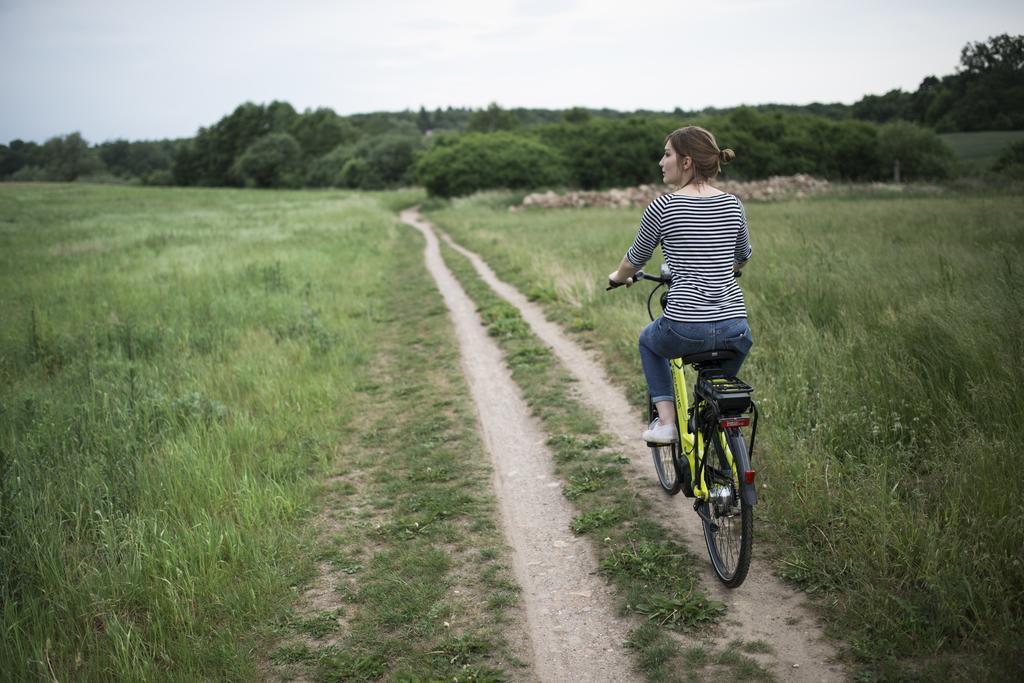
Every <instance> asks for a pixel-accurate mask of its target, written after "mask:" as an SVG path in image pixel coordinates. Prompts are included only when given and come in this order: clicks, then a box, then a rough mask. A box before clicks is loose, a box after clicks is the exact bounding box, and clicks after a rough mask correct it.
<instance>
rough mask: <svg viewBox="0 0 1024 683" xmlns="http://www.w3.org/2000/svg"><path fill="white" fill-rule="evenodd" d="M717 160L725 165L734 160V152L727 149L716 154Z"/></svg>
mask: <svg viewBox="0 0 1024 683" xmlns="http://www.w3.org/2000/svg"><path fill="white" fill-rule="evenodd" d="M718 158H719V159H720V160H721V161H722V163H723V164H727V163H729V162H730V161H732V160H733V159H735V158H736V152H734V151H732V150H731V149H729V148H728V147H727V148H725V149H723V150H722V151H721V152H719V153H718Z"/></svg>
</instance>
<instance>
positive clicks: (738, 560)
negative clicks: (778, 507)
mask: <svg viewBox="0 0 1024 683" xmlns="http://www.w3.org/2000/svg"><path fill="white" fill-rule="evenodd" d="M723 438H725V434H724V433H723V432H722V429H721V427H719V426H718V424H717V423H714V424H712V425H711V426H709V427H708V428H706V429H705V432H704V447H705V449H706V451H705V473H704V477H705V481H706V482H707V485H708V489H709V490H710V491H711V500H710V501H703V502H701V503H700V509H701V513H702V514H701V520H702V523H703V526H704V540H705V541H706V542H707V546H708V555H709V556H710V558H711V566H712V567H714V569H715V574H717V575H718V578H719V580H721V582H722V583H724V584H725V585H726V586H728V587H729V588H736V587H737V586H739V585H740V584H741V583H743V580H744V579H746V578H747V571H748V570H749V569H750V556H751V553H752V551H753V544H754V508H753V507H751V506H750V505H748V504H747V503H745V502H744V501H743V499H742V498H741V497H740V492H739V489H738V488H737V486H736V484H735V480H734V478H733V473H732V469H731V468H730V467H729V461H728V460H726V457H725V449H724V448H723V447H722V441H723ZM728 439H729V447H730V449H731V450H732V452H733V453H735V452H736V449H738V448H743V449H744V452H746V445H745V444H744V443H742V441H743V436H742V435H741V434H740V433H739V432H738V430H737V431H736V432H735V433H733V434H729V435H728Z"/></svg>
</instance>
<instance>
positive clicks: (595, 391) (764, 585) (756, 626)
mask: <svg viewBox="0 0 1024 683" xmlns="http://www.w3.org/2000/svg"><path fill="white" fill-rule="evenodd" d="M443 238H444V239H445V241H446V242H447V243H448V244H449V245H451V246H452V247H453V248H455V249H456V250H457V251H459V252H460V253H461V254H463V255H465V256H467V257H468V258H469V259H470V260H471V262H472V263H473V267H474V268H475V269H476V271H477V273H478V274H479V275H480V277H481V278H482V279H483V280H484V281H485V282H487V284H488V285H490V286H491V288H492V289H494V291H495V293H497V294H498V296H500V297H502V298H503V299H505V300H506V301H508V302H509V303H510V304H512V305H513V306H515V307H516V308H518V309H519V311H520V312H521V314H522V316H523V319H524V320H526V322H527V323H528V324H529V325H530V327H531V328H532V329H533V331H534V333H535V334H536V335H537V336H538V337H540V339H541V340H542V341H543V342H544V343H545V344H547V345H548V346H549V347H551V349H552V351H553V352H554V354H555V355H556V356H557V357H558V359H559V360H561V362H562V363H563V364H564V365H565V367H566V369H568V371H569V372H570V373H572V374H573V375H574V376H575V377H576V379H577V380H578V381H579V383H578V385H577V386H578V389H579V392H580V397H581V398H582V400H583V401H584V402H585V403H587V404H588V405H589V406H591V407H592V408H594V409H595V410H596V411H597V412H598V414H599V415H600V416H601V418H602V421H603V422H604V425H605V428H606V429H607V431H609V432H610V433H611V434H612V435H613V436H614V437H615V438H616V439H617V440H618V441H619V446H620V448H621V449H622V451H623V452H624V453H626V454H627V455H629V457H630V458H631V464H632V469H633V472H634V476H635V477H636V478H637V479H640V480H642V481H643V483H644V485H643V486H642V487H641V490H642V491H644V492H645V493H646V494H647V495H649V497H651V498H652V499H654V500H655V502H656V505H655V509H657V510H659V511H661V514H662V516H663V519H664V520H666V521H668V522H669V526H670V528H675V529H678V530H679V531H680V540H681V541H682V542H683V543H685V544H686V545H687V546H688V547H689V548H690V550H691V551H693V552H694V553H695V554H696V555H697V556H698V557H706V553H707V550H706V548H705V546H704V536H703V531H702V530H701V527H700V521H699V518H698V517H697V515H695V514H694V513H693V507H692V505H691V504H690V502H689V499H686V498H684V497H683V496H677V497H675V498H671V499H670V498H667V497H666V496H665V495H664V494H662V493H661V490H660V489H659V488H658V486H657V480H656V477H655V474H654V467H653V466H652V465H651V459H650V452H649V451H648V450H647V449H646V448H645V447H644V446H643V443H642V442H641V441H640V432H641V430H642V429H643V425H642V424H641V423H640V421H639V419H638V417H637V415H636V411H634V410H633V408H631V407H630V405H629V404H628V403H627V401H626V398H625V397H624V396H623V395H622V393H621V391H620V390H619V389H617V388H616V387H615V386H614V385H612V383H611V382H610V381H609V380H608V378H607V376H606V375H605V373H604V370H603V368H602V367H601V366H600V364H599V363H598V362H597V361H596V360H595V359H594V358H593V357H592V356H591V354H589V353H588V352H586V351H585V350H584V349H582V348H581V347H579V346H578V345H577V344H576V343H575V342H574V341H572V340H571V339H570V338H569V337H568V336H566V334H565V333H564V332H563V331H562V329H561V328H560V327H559V326H558V325H556V324H555V323H552V322H550V321H548V320H547V319H546V318H545V317H544V313H543V312H542V310H541V308H540V307H539V306H537V305H535V304H533V303H531V302H529V301H528V300H527V299H526V297H525V296H523V295H522V294H521V293H520V292H519V291H518V290H517V289H515V287H513V286H511V285H509V284H507V283H505V282H503V281H501V280H499V279H498V277H497V276H496V275H495V274H494V272H493V271H492V270H491V269H490V267H489V266H488V265H487V264H486V263H485V262H484V261H483V260H482V259H481V258H480V257H479V256H478V255H477V254H475V253H473V252H471V251H469V250H467V249H465V248H463V247H462V246H460V245H458V244H456V243H455V242H454V241H453V240H452V239H451V238H450V237H449V236H448V235H443ZM756 549H757V545H756V543H755V552H754V561H753V564H752V566H751V571H750V574H749V575H748V577H747V580H746V581H745V582H744V584H743V586H741V587H740V588H739V589H736V590H732V591H730V590H728V589H726V588H724V587H723V586H722V585H721V584H720V583H719V582H718V580H717V578H715V575H714V573H713V571H712V570H711V566H710V563H708V564H706V565H704V566H705V568H706V569H705V572H704V574H703V576H702V583H703V585H704V588H705V590H706V592H707V593H708V595H710V596H712V597H713V598H714V599H716V600H720V601H721V602H723V603H725V605H726V606H727V608H728V612H727V614H728V616H727V619H728V620H729V628H728V629H724V630H725V631H727V633H725V634H724V635H723V642H722V643H720V645H724V644H725V643H726V642H728V641H729V640H732V639H735V638H742V639H743V640H744V641H755V640H763V641H765V642H767V643H769V644H770V645H771V647H772V650H773V652H772V653H770V654H766V655H757V656H756V659H757V660H758V661H759V662H760V663H761V664H762V665H763V666H766V667H767V668H769V669H770V670H771V671H772V673H773V674H775V675H776V676H777V677H778V678H779V680H784V681H842V680H847V678H848V676H847V674H846V672H845V671H844V669H843V667H842V666H841V665H838V664H835V663H832V662H833V660H834V659H835V656H836V648H835V647H834V645H833V644H832V643H831V642H830V641H828V640H826V638H825V637H824V634H823V633H822V631H821V628H820V627H819V626H818V621H817V616H816V613H815V612H814V610H813V609H812V608H811V607H810V606H809V605H808V604H807V601H806V599H805V598H804V597H803V596H802V595H801V594H800V593H798V592H796V591H793V590H792V589H790V588H788V587H787V586H785V585H784V584H782V583H781V582H780V581H779V580H777V579H776V578H775V577H774V576H773V575H772V574H771V573H770V572H769V570H768V568H767V567H766V566H765V564H764V563H763V562H759V561H758V556H757V550H756Z"/></svg>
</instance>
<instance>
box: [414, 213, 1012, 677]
mask: <svg viewBox="0 0 1024 683" xmlns="http://www.w3.org/2000/svg"><path fill="white" fill-rule="evenodd" d="M508 200H509V197H508V196H505V195H501V194H490V195H480V196H477V197H475V198H471V199H468V200H461V201H455V202H454V203H452V204H451V205H438V206H435V207H434V210H432V211H431V212H430V214H429V215H430V217H431V218H432V219H433V220H435V221H436V222H437V223H438V224H439V225H440V226H441V227H442V228H444V229H446V230H448V231H449V232H450V233H451V234H452V235H453V236H454V237H455V238H456V239H458V240H460V241H461V242H463V243H464V244H465V245H466V246H468V247H469V248H471V249H474V250H476V251H478V252H479V253H481V254H482V255H483V256H484V257H485V258H486V259H487V260H488V261H489V262H490V263H491V264H492V266H493V267H495V269H496V270H497V271H498V273H499V275H501V276H502V277H504V278H505V279H507V280H509V281H511V282H513V283H514V284H516V285H517V286H519V287H520V288H521V289H522V290H523V291H524V292H527V293H528V294H529V295H530V296H531V297H532V298H534V299H535V300H538V301H541V302H544V303H545V305H546V306H547V307H548V311H549V314H550V315H551V316H553V317H554V318H555V319H557V320H559V321H561V322H562V323H563V324H564V325H566V326H567V327H568V328H569V329H570V330H573V331H575V332H577V333H578V334H579V335H580V336H581V337H582V339H583V340H584V341H585V342H587V343H588V344H590V345H592V346H593V347H594V348H596V349H597V350H598V351H599V353H600V354H601V356H602V358H603V360H604V362H605V364H606V366H607V367H608V368H609V371H610V373H611V374H612V376H613V377H614V378H615V379H616V380H617V381H618V382H620V383H621V384H622V385H623V386H624V387H626V388H627V389H628V390H629V393H630V396H631V397H632V399H633V400H635V401H636V403H637V405H638V407H639V404H640V402H641V400H642V397H643V391H644V385H643V380H642V374H641V372H640V367H639V362H638V358H637V353H636V349H635V346H636V335H637V333H638V331H639V329H640V328H641V326H642V325H643V324H644V322H645V320H646V312H645V311H644V299H645V297H646V291H645V289H644V288H643V287H635V288H633V289H632V290H628V291H623V290H617V291H616V292H614V293H612V294H606V293H605V292H604V288H603V283H604V276H605V274H606V273H608V272H609V271H611V270H612V269H613V268H614V266H615V265H616V264H617V263H618V260H619V258H620V257H621V255H622V254H623V253H624V251H625V249H626V247H627V246H628V245H629V242H630V240H631V239H632V237H633V235H634V234H635V229H636V227H635V226H636V223H637V221H638V217H639V211H636V210H612V209H587V210H583V211H577V210H573V209H564V210H563V209H559V210H530V211H526V212H523V213H518V214H516V213H510V212H509V211H508V210H507V203H508ZM748 216H749V219H750V223H751V226H752V228H751V230H752V240H753V244H754V260H753V261H752V263H751V266H750V267H749V268H748V269H747V271H746V272H745V275H744V278H743V286H744V289H745V291H746V295H747V302H748V307H749V312H750V318H751V325H752V328H753V332H754V339H755V347H754V351H753V355H752V356H751V358H750V360H749V361H748V364H747V365H746V366H745V367H744V372H743V375H744V376H745V377H746V378H747V379H748V380H750V381H751V382H752V383H753V384H754V386H755V387H756V390H757V395H758V397H759V399H760V405H761V408H762V410H763V416H764V418H765V425H764V431H763V436H759V438H758V441H759V443H760V444H761V446H760V447H759V450H761V449H763V450H761V456H760V462H759V471H760V473H761V474H759V478H763V486H764V489H763V491H762V502H761V505H760V508H759V515H760V518H761V520H763V522H762V523H761V524H760V525H759V527H758V529H759V534H760V537H761V538H762V539H768V540H770V541H771V543H772V546H773V547H774V549H775V553H774V557H773V558H772V559H773V561H772V564H773V566H774V569H775V571H776V572H778V573H779V574H781V575H782V576H784V577H785V578H787V579H789V580H791V581H793V582H794V583H796V584H798V585H800V586H802V587H803V588H805V589H806V590H808V591H810V592H812V593H814V594H817V595H819V596H820V597H821V605H822V607H823V610H824V612H825V614H826V618H827V620H828V623H829V624H830V626H831V630H832V632H833V633H834V634H835V635H836V636H838V637H840V638H842V639H843V640H844V641H845V643H846V644H847V648H848V649H847V652H848V654H849V656H850V657H851V658H852V660H853V661H855V662H857V663H858V664H859V666H860V667H861V676H862V677H863V678H865V679H874V678H881V679H905V678H907V677H917V676H921V677H923V678H925V679H932V678H935V677H949V676H952V677H955V678H962V679H966V678H973V677H976V676H980V677H982V678H985V679H991V680H1001V679H1005V678H1006V677H1007V676H1010V677H1012V676H1014V675H1019V674H1020V673H1021V671H1022V670H1024V660H1022V655H1021V651H1020V648H1019V640H1020V638H1021V637H1022V636H1024V629H1022V623H1024V612H1022V608H1021V605H1022V604H1024V602H1022V598H1024V595H1022V591H1024V563H1022V554H1021V553H1022V549H1024V498H1022V497H1021V496H1020V495H1019V493H1018V492H1017V490H1016V486H1015V484H1016V482H1017V481H1018V480H1019V479H1021V477H1022V475H1024V461H1022V459H1021V458H1020V456H1019V453H1018V452H1017V451H1018V450H1019V446H1018V444H1019V443H1020V441H1021V439H1022V438H1024V398H1022V397H1021V393H1020V391H1019V387H1020V386H1021V384H1022V382H1024V369H1022V365H1021V363H1020V361H1019V359H1020V358H1021V356H1022V353H1024V340H1022V338H1021V336H1020V332H1021V330H1024V303H1022V302H1024V268H1022V263H1024V261H1022V259H1021V256H1022V252H1024V228H1022V226H1024V199H1021V198H1020V197H1016V196H998V195H993V196H985V197H972V196H941V197H936V196H931V197H913V196H902V197H884V198H871V197H857V198H852V197H851V198H845V199H837V198H832V199H828V198H825V199H820V200H810V201H803V202H784V203H776V204H751V205H749V206H748ZM637 419H638V424H639V423H640V416H639V411H638V418H637Z"/></svg>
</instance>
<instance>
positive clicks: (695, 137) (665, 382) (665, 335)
mask: <svg viewBox="0 0 1024 683" xmlns="http://www.w3.org/2000/svg"><path fill="white" fill-rule="evenodd" d="M735 157H736V154H735V152H733V151H732V150H731V149H724V150H719V148H718V143H716V142H715V138H714V136H713V135H712V134H711V133H710V132H708V131H707V130H705V129H703V128H700V127H699V126H686V127H685V128H680V129H678V130H676V131H673V132H672V133H671V134H670V135H669V136H668V137H667V138H666V139H665V154H664V156H662V158H661V171H662V174H663V179H664V181H665V183H666V184H669V185H678V186H679V189H678V190H676V191H675V192H673V193H671V194H666V195H663V196H661V197H658V198H657V199H655V200H654V201H653V202H651V203H650V204H649V205H648V207H647V208H646V209H645V210H644V213H643V217H642V218H641V219H640V229H639V231H638V233H637V236H636V239H635V240H633V244H632V246H630V248H629V250H628V251H627V252H626V255H625V257H624V258H623V259H622V263H620V264H619V267H618V269H617V270H616V271H615V272H613V273H611V274H610V275H609V276H608V280H609V283H610V284H611V285H613V286H618V285H626V286H627V287H628V286H630V285H632V284H633V281H632V277H633V276H634V275H635V274H636V273H637V272H638V271H639V270H640V269H641V268H643V266H644V265H645V264H646V263H647V261H648V260H650V258H651V255H652V254H653V253H654V248H655V247H656V246H657V245H658V244H661V248H662V254H663V256H664V258H665V262H666V263H667V264H668V266H669V269H670V270H671V271H672V287H671V289H670V290H669V294H668V305H667V306H666V308H665V313H664V315H663V316H661V317H660V318H658V319H657V320H655V321H654V322H652V323H651V324H650V325H648V326H647V327H646V328H644V330H643V332H641V333H640V360H641V362H642V363H643V367H644V375H645V376H646V378H647V387H648V390H649V391H650V393H651V400H652V401H654V404H655V406H656V407H657V410H658V419H656V420H654V421H653V422H651V424H650V426H649V428H648V429H647V431H645V432H644V433H643V439H644V440H645V441H647V442H649V443H661V444H664V443H672V442H674V441H677V440H678V438H679V432H678V429H677V426H676V424H675V423H676V413H675V404H674V397H673V391H672V376H671V371H670V369H669V359H671V358H680V357H682V356H685V355H689V354H692V353H700V352H703V351H712V350H716V349H728V350H731V351H735V352H736V353H738V354H739V356H738V357H737V358H735V359H733V360H729V361H726V362H724V363H723V364H722V369H723V370H724V371H725V372H726V373H728V374H730V375H734V376H735V375H736V373H737V372H739V369H740V366H741V365H742V364H743V360H744V359H745V358H746V356H747V354H748V353H749V352H750V347H751V346H752V345H753V338H752V337H751V334H750V328H749V327H748V326H747V310H746V306H745V305H744V302H743V291H742V290H741V289H740V287H739V284H738V283H737V282H736V273H738V272H739V270H740V269H741V268H742V267H743V266H744V265H746V263H747V261H748V260H749V259H750V253H751V248H750V237H749V233H748V230H747V219H746V215H745V213H744V211H743V204H742V203H740V200H739V199H738V198H737V197H736V196H735V195H731V194H728V193H726V192H722V191H721V190H719V189H717V188H715V187H713V186H711V185H710V184H709V183H710V181H712V180H714V179H715V177H716V176H717V175H718V173H719V172H720V171H721V165H722V164H723V163H728V162H730V161H732V160H733V159H734V158H735Z"/></svg>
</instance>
